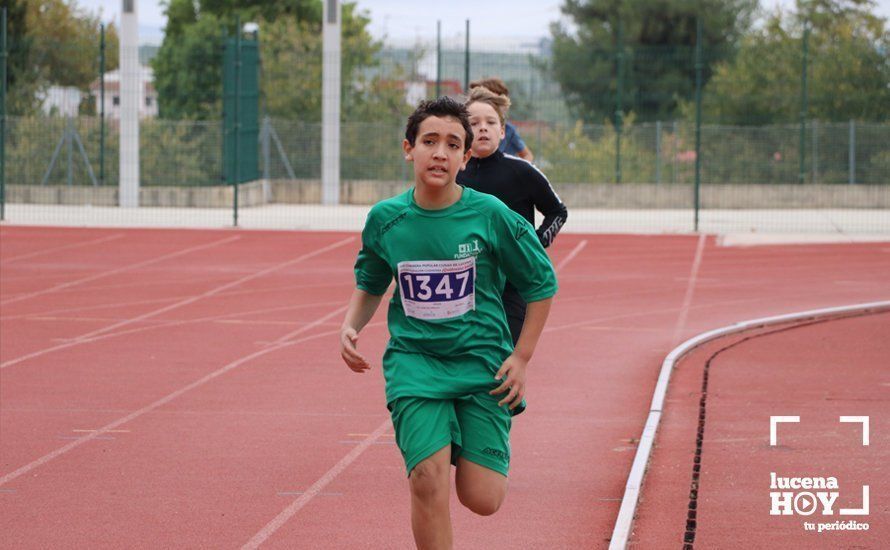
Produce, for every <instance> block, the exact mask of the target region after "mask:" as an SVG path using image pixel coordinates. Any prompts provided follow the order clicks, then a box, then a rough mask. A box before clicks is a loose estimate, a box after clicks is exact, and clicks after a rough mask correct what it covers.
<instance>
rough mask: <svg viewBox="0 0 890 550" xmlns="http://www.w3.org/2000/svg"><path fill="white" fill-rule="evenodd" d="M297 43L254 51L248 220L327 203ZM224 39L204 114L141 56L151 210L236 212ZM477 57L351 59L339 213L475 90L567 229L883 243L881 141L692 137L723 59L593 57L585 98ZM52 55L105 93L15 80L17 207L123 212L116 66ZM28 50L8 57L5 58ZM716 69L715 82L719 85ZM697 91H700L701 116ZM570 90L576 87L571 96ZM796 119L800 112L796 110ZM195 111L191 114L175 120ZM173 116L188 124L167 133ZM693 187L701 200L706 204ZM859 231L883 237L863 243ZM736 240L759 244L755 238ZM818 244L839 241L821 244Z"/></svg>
mask: <svg viewBox="0 0 890 550" xmlns="http://www.w3.org/2000/svg"><path fill="white" fill-rule="evenodd" d="M288 28H289V27H287V26H286V25H285V26H284V27H282V26H281V25H278V26H276V27H274V28H272V29H269V30H268V32H267V35H264V34H263V33H264V31H263V29H262V28H260V31H259V38H258V40H259V42H258V43H259V58H260V60H259V67H258V71H259V76H258V81H259V83H260V96H259V100H258V109H257V112H258V113H259V120H258V121H257V124H258V127H259V134H258V135H259V137H258V139H257V140H255V141H256V143H253V142H251V143H250V144H248V145H247V146H248V147H255V148H256V155H255V156H252V157H251V158H256V159H257V163H258V166H257V173H258V174H260V176H259V179H258V180H256V181H249V182H242V183H240V184H239V185H240V186H241V187H242V188H244V189H245V190H246V192H245V195H244V199H243V200H242V202H241V205H242V206H243V207H247V208H250V207H256V208H262V207H264V206H269V205H285V204H313V203H318V202H319V201H320V191H319V190H318V189H319V187H320V183H319V180H320V178H321V135H322V132H321V123H320V88H321V81H320V75H321V52H320V49H319V47H318V45H317V44H313V43H311V42H308V41H307V40H304V41H303V42H299V43H295V42H294V39H293V36H294V32H296V31H293V30H292V29H291V31H288ZM288 32H290V34H288ZM434 32H435V31H433V33H431V34H434ZM226 33H227V29H226V28H220V29H217V30H216V36H218V37H219V43H218V44H215V45H214V44H212V43H211V44H204V45H203V46H201V47H198V46H195V47H194V48H191V49H186V50H184V53H185V54H186V57H187V59H185V61H182V60H180V61H179V62H180V63H184V64H185V65H186V67H187V68H188V67H191V68H192V69H193V71H189V70H186V71H180V72H178V73H175V76H177V77H178V78H180V79H182V78H186V81H183V82H180V83H179V85H180V86H181V87H183V88H188V89H194V90H196V94H197V96H195V97H188V96H179V97H176V98H172V97H171V98H166V97H165V95H164V94H165V93H168V94H169V93H170V92H169V90H170V89H171V88H170V78H171V77H170V74H171V73H170V71H169V70H167V69H169V67H167V69H165V64H167V65H169V63H170V60H169V59H167V58H163V57H158V56H157V48H151V47H143V48H141V49H140V61H141V63H142V65H143V71H142V73H141V77H142V82H141V86H142V88H141V92H140V94H141V95H140V134H139V154H140V171H139V173H140V185H141V188H142V192H141V202H140V204H141V205H143V206H159V207H160V206H169V207H185V206H192V207H194V206H206V207H215V208H219V209H225V208H230V207H231V200H232V193H231V189H230V187H231V186H227V185H226V178H225V173H224V172H225V167H224V160H225V158H224V153H223V151H224V144H223V141H224V133H225V129H224V124H223V113H222V109H223V105H222V95H223V94H222V82H221V75H222V73H223V67H222V48H223V39H224V37H225V35H226ZM296 34H297V35H299V33H296ZM288 37H290V38H288ZM470 38H471V39H470V40H468V39H467V35H466V34H462V33H456V34H452V35H450V36H446V37H444V38H442V37H440V38H438V39H429V38H428V39H424V40H421V39H418V40H416V41H415V42H414V43H412V44H404V45H378V47H377V48H376V49H374V50H373V51H372V52H370V54H369V55H367V56H366V58H363V59H352V58H349V57H348V56H349V55H350V54H348V53H345V54H344V56H346V57H344V59H345V61H344V93H343V97H344V99H343V105H344V108H343V122H342V125H341V131H340V136H341V145H340V155H341V156H340V169H341V179H342V182H341V188H343V189H344V192H343V193H341V202H343V203H345V204H359V205H367V204H372V203H373V202H376V201H377V200H381V199H383V198H386V197H387V196H389V195H391V194H392V193H395V192H397V191H398V190H400V189H404V188H405V187H406V186H408V185H410V178H411V174H412V172H411V170H410V166H408V165H406V164H405V162H404V161H403V159H402V153H401V149H400V142H401V140H402V137H403V128H404V120H405V117H406V115H407V114H408V113H409V112H410V111H411V109H412V105H414V104H416V102H417V101H419V100H420V99H423V98H427V97H432V96H434V95H435V94H436V93H439V94H443V95H444V94H448V95H455V96H457V95H460V94H461V93H462V92H463V90H464V89H465V88H466V85H467V82H468V81H469V80H474V79H478V78H482V77H489V76H498V77H500V78H502V79H503V80H504V81H505V82H506V84H507V85H508V86H509V87H510V91H511V99H512V101H513V107H512V108H511V111H510V115H509V116H510V119H511V120H512V122H514V124H515V125H516V127H517V128H518V130H519V132H520V133H521V135H522V137H523V139H524V140H525V142H526V144H527V145H528V146H529V148H530V149H531V150H532V151H533V152H534V154H535V164H536V165H537V166H538V167H539V168H540V169H541V170H542V171H543V172H544V173H545V174H546V175H547V176H548V177H549V179H550V180H551V182H552V183H553V184H554V186H555V187H556V189H557V191H558V192H560V193H561V194H562V195H563V198H564V199H565V200H566V203H567V205H568V206H569V208H570V210H579V209H600V210H621V211H622V212H624V211H626V212H627V213H626V214H625V215H626V216H627V218H628V220H629V221H628V222H627V224H626V225H627V226H628V227H629V228H630V229H633V228H634V227H646V228H649V227H653V226H651V224H649V223H648V222H647V221H646V220H643V222H641V223H639V224H637V223H636V222H635V221H634V216H637V218H639V219H643V218H645V217H647V216H649V217H653V216H654V214H652V212H653V211H657V210H671V211H684V212H690V211H691V210H694V209H696V207H700V208H702V209H704V210H707V209H715V210H742V209H744V210H756V211H759V212H760V214H758V215H759V216H764V217H769V216H772V214H769V211H770V210H775V211H776V212H780V211H785V210H811V211H814V212H816V216H817V217H818V212H819V211H826V210H844V211H845V212H846V213H845V214H843V215H844V216H850V217H851V220H850V221H851V222H854V223H852V225H853V226H856V227H857V228H858V229H857V230H864V231H890V226H888V225H886V224H887V223H888V222H887V218H886V212H887V210H888V208H890V123H888V122H886V121H877V122H875V121H862V120H840V121H823V120H818V119H814V118H808V117H803V118H800V117H798V116H797V115H798V114H799V113H795V112H793V111H794V110H793V109H792V108H791V107H789V108H788V109H786V110H791V111H792V112H790V113H788V114H787V116H786V117H785V119H786V121H785V122H782V123H773V124H758V123H757V116H754V115H752V121H753V122H754V123H753V124H740V123H738V122H737V121H736V122H734V123H731V124H730V123H726V122H725V121H724V120H722V119H721V116H720V115H719V112H718V111H708V112H707V113H706V114H704V115H701V116H698V117H696V111H697V109H701V108H702V106H705V107H707V105H708V102H709V96H708V93H709V88H708V85H707V84H706V83H704V80H705V79H706V77H707V78H710V77H711V76H712V74H711V73H712V72H713V66H714V65H710V64H707V63H704V61H712V60H717V59H724V58H726V56H727V55H728V54H726V53H725V52H722V51H710V52H708V51H702V50H699V51H698V52H696V51H695V49H694V48H662V49H658V48H651V47H649V48H640V47H637V48H634V47H630V46H625V45H623V44H621V43H620V42H619V44H618V45H616V46H615V47H614V48H612V49H608V50H601V51H589V52H586V54H585V55H587V56H589V57H590V58H591V59H592V60H593V61H594V63H593V64H592V65H590V64H588V65H587V66H593V67H598V69H597V70H596V71H595V72H594V73H595V74H583V73H581V72H580V71H579V74H577V75H573V77H572V78H575V79H576V80H578V82H574V81H572V79H571V78H567V77H566V76H565V75H562V76H561V77H560V78H557V76H559V75H558V72H559V71H565V70H567V69H566V61H565V59H563V60H562V61H561V62H557V61H556V60H555V57H554V52H553V50H552V46H553V45H552V43H551V42H550V41H548V40H542V41H538V42H533V43H528V44H521V45H518V46H517V45H515V44H514V45H512V46H510V47H504V46H502V45H498V44H486V43H485V42H484V41H483V40H473V39H472V37H470ZM43 40H44V42H43V43H41V44H37V45H35V44H34V43H31V44H29V45H27V47H29V48H30V49H31V50H33V51H35V52H42V53H40V55H43V56H44V57H45V56H47V55H50V52H52V54H53V55H56V56H66V55H77V56H80V57H81V58H84V59H85V60H84V61H83V62H82V63H80V64H79V65H81V66H84V67H87V69H88V70H90V71H92V76H91V77H90V78H86V79H85V78H84V77H83V76H82V75H81V76H79V77H77V78H79V80H77V78H74V77H70V78H69V77H67V76H66V77H64V78H63V76H64V75H56V74H49V73H48V74H45V75H43V76H42V77H41V78H40V79H37V80H35V81H34V82H31V83H30V84H28V85H27V86H26V85H25V83H24V79H23V78H22V76H21V75H18V78H17V79H13V80H12V86H13V87H12V88H11V89H10V91H9V93H8V95H7V100H6V114H5V116H4V121H5V135H4V137H5V140H4V151H3V157H4V168H5V177H4V181H3V184H4V186H5V198H6V202H7V203H9V204H45V205H50V204H54V203H67V204H93V205H103V204H104V205H109V206H113V205H115V204H116V198H115V197H116V195H115V189H116V186H117V185H118V169H119V167H118V164H119V143H120V140H119V119H118V116H117V113H118V112H119V108H120V100H121V98H120V97H119V96H120V78H119V74H117V73H116V70H117V55H116V53H114V55H112V54H111V52H110V48H109V47H108V46H106V47H105V48H104V49H103V47H102V45H101V44H100V43H97V44H95V45H94V48H93V51H92V52H89V51H84V48H83V47H82V45H78V44H64V43H59V42H53V40H52V39H51V38H50V37H46V38H44V39H43ZM347 43H348V41H347ZM347 46H348V44H347ZM24 47H26V46H25V45H23V44H15V43H13V44H10V45H9V47H8V53H9V56H8V57H9V58H10V59H12V58H15V57H16V56H15V55H14V54H15V52H16V50H17V49H20V48H24ZM115 47H116V46H115ZM35 55H36V54H35ZM84 56H86V57H84ZM44 61H45V59H44ZM811 63H813V64H815V63H818V58H814V59H813V60H812V61H811ZM37 65H40V66H43V65H46V63H43V64H41V63H37ZM578 65H579V66H580V63H579V64H578ZM703 65H707V66H708V67H710V68H709V69H708V70H707V72H708V74H704V73H705V71H704V70H702V69H701V66H703ZM50 66H52V64H50ZM568 66H569V67H571V63H568ZM208 67H209V68H210V69H212V70H208ZM100 68H104V72H103V71H100ZM165 70H167V73H164V74H162V75H158V74H157V73H156V71H165ZM697 70H698V73H697ZM808 70H813V69H812V68H809V69H808ZM214 74H216V75H217V77H216V78H217V79H216V80H215V81H214V80H213V78H214V77H213V75H214ZM191 75H193V80H194V81H191V80H189V78H191ZM208 75H210V76H209V77H208ZM697 76H698V77H699V79H700V81H701V82H703V84H702V85H701V86H700V87H699V88H698V92H699V94H698V96H697V95H696V89H697V88H696V77H697ZM799 76H800V75H793V76H791V77H789V76H788V75H777V77H776V78H785V79H787V78H798V79H799ZM347 77H348V78H347ZM66 78H67V80H66ZM208 78H209V79H210V80H209V81H206V80H207V79H208ZM585 79H586V80H585ZM75 81H77V82H75ZM560 82H563V83H567V82H568V83H569V84H571V90H566V89H564V87H563V86H562V85H560ZM212 86H216V87H218V88H219V89H215V90H214V89H210V88H211V87H212ZM579 89H580V90H582V92H579V91H578V90H579ZM583 90H588V91H587V92H586V95H585V92H583ZM199 92H200V93H204V94H205V96H200V93H199ZM763 93H764V94H770V93H773V92H772V91H770V90H765V91H764V92H763ZM103 98H104V101H103ZM804 99H806V100H809V101H810V102H811V103H812V102H814V101H817V100H818V101H821V99H819V98H804ZM183 101H194V105H191V106H189V105H186V104H184V103H183ZM783 101H784V104H789V103H788V98H784V100H783ZM794 103H795V102H794V101H791V103H790V105H794ZM804 105H805V104H804ZM796 106H799V104H798V105H796ZM189 109H191V110H190V111H188V110H189ZM186 111H188V112H189V113H191V114H190V115H189V116H185V115H182V113H183V112H186ZM175 112H179V113H180V116H179V117H177V118H171V117H170V113H175ZM708 113H710V114H708ZM715 113H718V114H715ZM804 113H805V111H804ZM758 116H759V115H758ZM697 132H698V136H699V137H700V146H699V147H698V148H697V147H696V137H697ZM696 174H698V177H697V176H696ZM696 185H700V187H701V189H700V193H699V200H698V203H697V204H696V203H695V197H696V193H694V192H693V188H694V187H695V186H696ZM64 188H69V189H71V190H72V191H71V192H65V191H64V190H63V189H64ZM75 188H76V189H78V192H77V193H75V192H73V190H74V189H75ZM88 189H93V191H88ZM635 212H636V214H635ZM869 212H870V213H869ZM866 214H867V215H866ZM684 215H685V214H684ZM776 215H777V216H780V217H781V216H782V214H776ZM320 216H322V217H323V214H320ZM853 218H855V219H853ZM576 219H578V218H576ZM688 219H689V220H690V222H689V224H687V225H686V226H683V227H678V226H676V225H670V226H669V227H665V228H663V229H664V230H692V229H693V228H694V227H693V224H692V216H691V215H690V216H689V217H688ZM785 219H787V216H785ZM863 219H869V220H872V221H869V222H868V223H865V224H864V225H863V224H859V223H858V222H859V221H861V220H863ZM360 221H361V220H359V224H360ZM776 221H777V223H775V224H772V221H770V223H768V224H765V225H770V224H772V225H770V226H771V227H775V228H778V229H782V228H783V227H784V226H783V225H782V223H781V221H782V220H781V219H778V220H776ZM570 223H571V220H570ZM857 224H858V225H857ZM740 227H741V228H742V229H743V230H746V229H753V228H754V226H753V225H751V224H748V223H747V222H746V223H745V224H743V225H742V226H740ZM347 228H348V227H347ZM788 228H789V229H794V227H790V226H789V227H788ZM654 229H655V230H657V229H658V228H657V227H654ZM701 229H705V230H708V227H707V226H703V227H701ZM824 229H825V230H828V231H832V230H836V229H837V228H836V227H834V226H833V225H832V224H826V225H825V227H824ZM816 230H818V229H816Z"/></svg>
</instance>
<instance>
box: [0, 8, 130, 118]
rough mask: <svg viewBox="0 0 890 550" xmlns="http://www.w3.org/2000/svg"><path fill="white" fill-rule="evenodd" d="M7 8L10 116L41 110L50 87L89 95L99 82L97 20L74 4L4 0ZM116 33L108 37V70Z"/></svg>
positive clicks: (111, 28) (111, 31) (112, 31)
mask: <svg viewBox="0 0 890 550" xmlns="http://www.w3.org/2000/svg"><path fill="white" fill-rule="evenodd" d="M2 5H3V6H4V7H6V8H7V10H8V11H7V17H8V22H7V24H8V29H9V37H8V40H9V59H8V65H7V68H8V78H9V80H8V87H9V96H8V98H7V101H8V108H9V112H11V113H15V114H23V115H24V114H30V113H33V112H34V111H36V110H37V109H39V107H40V100H41V97H42V95H43V92H44V91H45V90H46V89H47V88H49V87H50V86H74V87H76V88H79V89H80V90H81V91H84V92H86V91H88V89H89V86H90V84H91V83H93V82H94V81H95V80H96V79H97V78H99V62H98V61H99V32H100V30H99V28H100V24H101V21H100V19H99V17H98V16H97V15H95V14H92V13H89V12H87V11H86V10H84V9H82V8H80V7H79V6H78V5H77V2H76V1H75V0H69V1H65V0H27V1H25V0H3V2H2ZM117 59H118V47H117V32H116V30H115V28H114V26H112V25H109V27H108V29H107V31H106V61H105V67H106V70H113V69H114V68H116V67H117Z"/></svg>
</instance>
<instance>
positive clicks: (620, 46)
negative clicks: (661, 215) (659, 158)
mask: <svg viewBox="0 0 890 550" xmlns="http://www.w3.org/2000/svg"><path fill="white" fill-rule="evenodd" d="M623 32H624V25H623V24H622V22H621V20H619V21H618V37H617V40H616V42H617V49H616V62H617V64H618V67H617V71H616V72H617V73H618V82H617V91H616V94H615V95H616V98H615V99H616V101H615V183H621V126H622V125H623V123H624V120H623V113H622V107H623V106H622V99H623V98H622V97H621V95H622V93H623V91H624V90H623V84H624V36H623Z"/></svg>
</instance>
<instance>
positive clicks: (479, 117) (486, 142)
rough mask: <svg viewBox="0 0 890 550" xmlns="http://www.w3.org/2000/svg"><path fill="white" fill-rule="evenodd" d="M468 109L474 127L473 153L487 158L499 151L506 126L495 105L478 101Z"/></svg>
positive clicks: (471, 124)
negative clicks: (502, 122)
mask: <svg viewBox="0 0 890 550" xmlns="http://www.w3.org/2000/svg"><path fill="white" fill-rule="evenodd" d="M467 110H468V111H469V112H470V127H471V128H473V147H472V149H471V150H472V151H473V155H474V156H476V157H478V158H485V157H487V156H489V155H490V154H492V153H494V152H495V151H497V148H498V144H499V143H500V142H501V140H502V139H504V126H503V125H502V124H501V117H499V116H498V112H497V111H495V110H494V107H492V106H491V105H489V104H488V103H483V102H481V101H476V102H475V103H471V104H470V105H469V106H468V107H467Z"/></svg>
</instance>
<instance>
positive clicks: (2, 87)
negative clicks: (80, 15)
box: [0, 6, 9, 221]
mask: <svg viewBox="0 0 890 550" xmlns="http://www.w3.org/2000/svg"><path fill="white" fill-rule="evenodd" d="M8 56H9V54H8V52H7V51H6V7H5V6H4V7H3V15H2V19H0V221H3V220H5V219H6V60H7V58H8Z"/></svg>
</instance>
